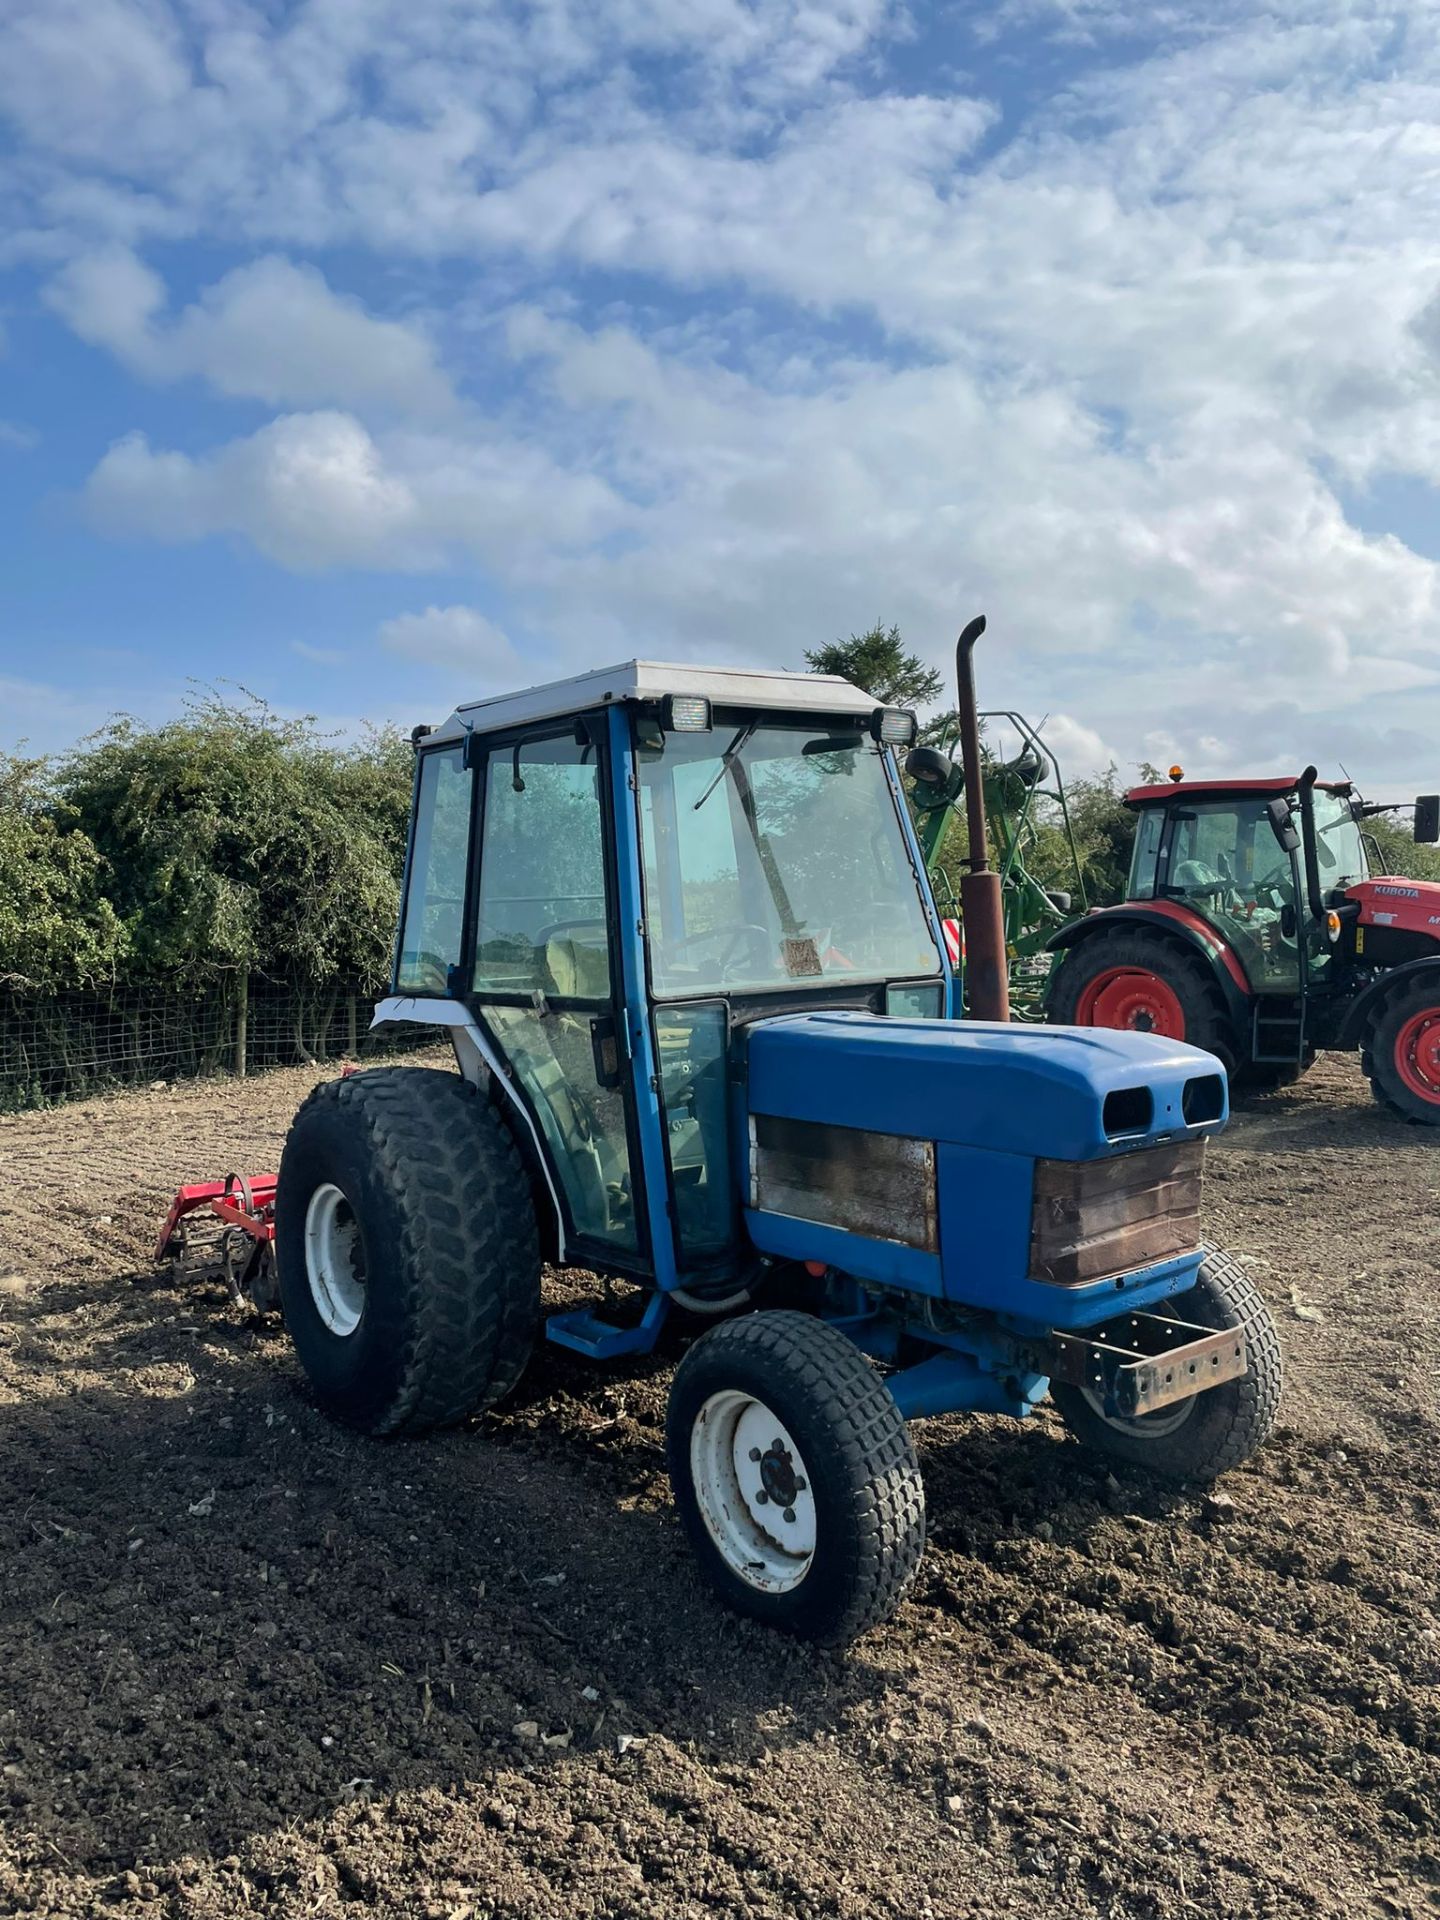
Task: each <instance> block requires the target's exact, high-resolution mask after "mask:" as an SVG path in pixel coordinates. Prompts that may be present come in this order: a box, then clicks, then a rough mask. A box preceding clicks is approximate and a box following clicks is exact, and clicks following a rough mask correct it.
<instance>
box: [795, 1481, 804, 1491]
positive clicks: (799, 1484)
mask: <svg viewBox="0 0 1440 1920" xmlns="http://www.w3.org/2000/svg"><path fill="white" fill-rule="evenodd" d="M795 1491H796V1492H797V1493H803V1492H804V1491H805V1482H804V1481H803V1480H800V1479H797V1480H796V1482H795Z"/></svg>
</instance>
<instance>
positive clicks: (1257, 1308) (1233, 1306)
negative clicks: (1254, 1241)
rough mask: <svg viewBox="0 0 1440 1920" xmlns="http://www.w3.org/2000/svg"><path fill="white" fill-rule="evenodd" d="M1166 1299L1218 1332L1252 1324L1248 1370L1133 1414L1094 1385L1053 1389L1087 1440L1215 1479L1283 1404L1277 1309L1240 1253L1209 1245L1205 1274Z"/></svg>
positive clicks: (1132, 1462)
mask: <svg viewBox="0 0 1440 1920" xmlns="http://www.w3.org/2000/svg"><path fill="white" fill-rule="evenodd" d="M1166 1305H1167V1306H1168V1308H1169V1309H1170V1311H1171V1312H1172V1313H1173V1314H1174V1316H1175V1318H1176V1319H1177V1320H1188V1321H1190V1322H1191V1323H1192V1324H1194V1325H1196V1326H1200V1327H1210V1328H1213V1329H1214V1330H1215V1331H1216V1332H1217V1333H1218V1332H1220V1331H1222V1330H1226V1329H1229V1328H1232V1327H1241V1328H1243V1329H1244V1331H1245V1340H1246V1345H1247V1348H1248V1350H1249V1370H1248V1372H1246V1373H1242V1374H1241V1375H1240V1377H1239V1379H1238V1380H1226V1381H1223V1382H1222V1383H1221V1385H1220V1386H1218V1387H1207V1388H1206V1390H1205V1391H1204V1392H1203V1393H1197V1394H1196V1395H1194V1397H1193V1398H1192V1399H1189V1400H1182V1401H1180V1402H1179V1403H1178V1405H1176V1406H1173V1407H1160V1408H1158V1409H1157V1410H1156V1411H1155V1412H1154V1413H1142V1414H1140V1415H1138V1416H1137V1417H1135V1418H1134V1419H1124V1418H1122V1417H1120V1416H1119V1415H1114V1414H1107V1413H1106V1412H1105V1409H1104V1404H1103V1402H1102V1400H1101V1399H1100V1396H1099V1395H1098V1394H1096V1393H1093V1392H1092V1391H1091V1390H1090V1389H1089V1388H1088V1387H1071V1386H1060V1385H1058V1384H1057V1385H1056V1386H1054V1387H1052V1388H1051V1390H1050V1393H1051V1398H1052V1399H1053V1400H1054V1402H1055V1405H1056V1408H1057V1409H1058V1411H1059V1414H1060V1417H1061V1419H1062V1420H1063V1421H1064V1422H1065V1424H1066V1426H1067V1427H1068V1428H1069V1429H1070V1431H1071V1433H1073V1434H1074V1436H1075V1438H1076V1439H1077V1440H1079V1441H1081V1442H1082V1443H1083V1444H1084V1445H1086V1446H1088V1447H1091V1448H1093V1449H1094V1450H1095V1451H1097V1452H1099V1453H1104V1454H1108V1455H1109V1456H1110V1457H1111V1458H1112V1459H1115V1460H1123V1461H1125V1462H1126V1464H1127V1465H1129V1466H1132V1467H1143V1468H1144V1469H1145V1470H1146V1472H1148V1473H1154V1474H1157V1475H1159V1476H1160V1477H1161V1478H1162V1479H1165V1480H1214V1479H1216V1478H1218V1476H1219V1475H1220V1474H1222V1473H1228V1472H1229V1471H1230V1469H1231V1468H1232V1467H1238V1466H1239V1465H1240V1463H1241V1462H1242V1461H1244V1460H1248V1459H1249V1458H1250V1456H1251V1454H1252V1453H1254V1452H1255V1451H1256V1449H1257V1448H1258V1447H1260V1446H1262V1445H1263V1444H1264V1442H1265V1439H1266V1437H1267V1436H1268V1434H1269V1432H1270V1429H1271V1428H1272V1427H1273V1426H1274V1424H1275V1415H1276V1413H1277V1412H1278V1410H1279V1407H1280V1392H1281V1386H1282V1382H1283V1373H1284V1368H1283V1363H1282V1361H1281V1357H1280V1339H1279V1336H1278V1334H1277V1333H1276V1331H1275V1322H1274V1321H1273V1320H1272V1319H1271V1318H1270V1309H1269V1308H1268V1307H1267V1306H1266V1305H1265V1302H1264V1301H1263V1300H1262V1299H1261V1297H1260V1294H1259V1292H1258V1291H1257V1289H1256V1286H1255V1283H1254V1281H1253V1280H1252V1279H1251V1278H1250V1276H1249V1274H1248V1273H1246V1271H1245V1269H1244V1268H1243V1267H1242V1266H1241V1265H1240V1262H1239V1261H1238V1260H1237V1259H1235V1257H1234V1256H1233V1254H1228V1253H1220V1252H1217V1251H1216V1250H1215V1249H1214V1248H1213V1247H1212V1248H1210V1249H1208V1250H1207V1252H1206V1254H1205V1258H1204V1259H1203V1260H1202V1261H1201V1263H1200V1278H1199V1281H1198V1283H1197V1285H1195V1286H1194V1287H1192V1288H1191V1290H1190V1291H1189V1292H1188V1293H1182V1294H1179V1295H1178V1296H1177V1297H1176V1298H1174V1299H1173V1300H1170V1301H1167V1303H1166Z"/></svg>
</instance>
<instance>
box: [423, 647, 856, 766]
mask: <svg viewBox="0 0 1440 1920" xmlns="http://www.w3.org/2000/svg"><path fill="white" fill-rule="evenodd" d="M667 693H681V694H687V693H688V694H703V695H704V696H705V697H706V698H707V699H708V700H709V701H710V703H711V704H712V706H717V707H757V708H760V709H762V710H766V711H772V712H776V713H797V714H814V715H816V716H817V717H825V716H829V715H846V716H856V717H858V716H860V715H862V714H864V715H867V716H868V715H869V714H872V713H874V711H875V709H876V707H877V706H879V705H880V702H879V701H878V700H875V699H873V698H872V697H871V695H870V694H868V693H862V692H861V691H860V689H859V688H858V687H853V686H851V684H850V682H849V681H848V680H841V679H840V678H839V677H838V676H837V675H835V674H830V673H778V672H767V671H764V670H755V671H752V670H749V669H740V668H729V667H690V666H676V665H671V664H668V663H667V662H665V661H663V660H625V661H622V662H621V663H620V665H619V666H614V667H597V668H594V669H593V670H592V671H591V672H589V673H577V674H575V675H574V676H573V677H572V678H570V679H568V680H551V681H549V682H547V683H546V684H545V685H544V686H539V687H525V688H523V689H522V690H521V691H520V692H518V693H502V694H497V695H496V696H495V697H494V698H493V699H490V700H473V701H470V702H469V703H468V704H467V705H465V706H460V707H457V708H456V709H455V711H454V713H452V714H451V716H450V718H449V719H448V720H447V721H446V722H445V724H444V725H443V726H440V727H437V728H436V729H435V731H434V733H433V734H431V735H430V737H429V739H428V740H427V741H426V742H425V744H426V745H427V746H436V745H440V744H442V743H443V742H445V741H447V740H458V739H461V738H463V737H464V735H465V734H467V733H501V732H505V731H507V730H508V729H509V728H511V727H526V726H530V725H531V724H533V723H534V722H536V721H540V720H559V719H563V718H564V717H565V716H566V715H568V714H572V713H588V712H590V711H592V710H593V709H594V708H595V707H605V706H612V705H614V704H615V703H616V702H624V701H632V702H637V703H639V702H650V701H656V700H663V699H664V697H665V695H666V694H667Z"/></svg>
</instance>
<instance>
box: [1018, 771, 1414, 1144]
mask: <svg viewBox="0 0 1440 1920" xmlns="http://www.w3.org/2000/svg"><path fill="white" fill-rule="evenodd" d="M1125 802H1126V805H1127V806H1130V807H1133V808H1134V809H1135V811H1136V813H1137V814H1138V816H1139V818H1138V820H1137V822H1136V832H1135V847H1134V853H1133V856H1132V860H1131V866H1130V882H1129V886H1128V888H1127V891H1126V899H1125V901H1124V904H1123V905H1121V906H1116V907H1103V908H1099V909H1097V910H1095V911H1092V912H1090V913H1088V914H1086V915H1085V916H1084V917H1083V918H1082V919H1079V920H1075V921H1073V922H1072V923H1071V924H1070V925H1069V926H1068V927H1066V928H1064V929H1063V930H1062V931H1061V932H1060V933H1059V934H1057V935H1056V936H1055V937H1054V938H1053V939H1052V940H1051V942H1050V945H1051V947H1052V948H1053V949H1054V950H1055V951H1056V952H1057V953H1058V954H1059V955H1060V956H1061V957H1060V959H1059V962H1058V964H1057V965H1056V968H1055V971H1054V972H1053V973H1052V975H1051V977H1050V982H1049V987H1048V990H1047V995H1046V1013H1047V1017H1048V1018H1049V1019H1050V1020H1052V1021H1054V1022H1057V1023H1059V1024H1062V1025H1065V1026H1078V1027H1114V1028H1121V1029H1128V1030H1130V1031H1131V1032H1135V1033H1159V1034H1164V1035H1166V1036H1167V1037H1168V1038H1170V1039H1172V1040H1187V1041H1189V1042H1191V1043H1192V1044H1193V1045H1195V1046H1200V1047H1204V1048H1206V1050H1207V1051H1209V1052H1211V1053H1214V1054H1216V1055H1218V1057H1219V1058H1220V1059H1221V1060H1223V1061H1224V1062H1225V1065H1226V1067H1227V1068H1228V1070H1229V1072H1230V1074H1231V1076H1232V1078H1234V1079H1235V1080H1236V1081H1237V1082H1238V1083H1240V1084H1246V1083H1248V1084H1250V1085H1252V1086H1266V1085H1268V1086H1276V1085H1281V1084H1284V1083H1285V1082H1287V1081H1291V1080H1296V1079H1298V1078H1299V1077H1300V1075H1301V1074H1302V1073H1304V1072H1305V1070H1306V1068H1307V1067H1308V1066H1309V1065H1310V1064H1311V1062H1312V1061H1313V1060H1314V1057H1315V1055H1316V1053H1317V1052H1323V1051H1342V1052H1343V1051H1354V1050H1355V1049H1357V1048H1358V1049H1359V1051H1360V1054H1361V1058H1362V1060H1363V1063H1364V1068H1365V1072H1366V1074H1367V1075H1368V1076H1369V1079H1370V1084H1371V1086H1372V1088H1373V1089H1374V1092H1375V1095H1376V1098H1377V1099H1379V1100H1380V1101H1382V1102H1383V1103H1384V1104H1385V1105H1386V1106H1388V1107H1391V1108H1393V1109H1394V1110H1395V1112H1397V1113H1400V1114H1403V1115H1404V1116H1405V1117H1406V1118H1407V1119H1410V1120H1417V1121H1425V1122H1428V1123H1429V1124H1431V1125H1440V885H1436V884H1434V883H1433V882H1426V881H1421V880H1407V879H1400V878H1393V877H1386V876H1383V875H1373V874H1372V873H1371V871H1370V864H1371V863H1370V860H1369V858H1368V857H1367V845H1366V842H1367V836H1366V834H1365V833H1364V831H1363V829H1362V825H1361V822H1362V821H1363V820H1364V819H1365V818H1366V817H1367V816H1369V815H1371V814H1375V813H1380V812H1384V811H1388V809H1386V808H1383V807H1379V806H1366V805H1365V804H1364V803H1363V802H1362V801H1360V800H1359V799H1358V798H1357V797H1356V795H1355V793H1354V790H1353V788H1352V787H1351V785H1350V783H1349V782H1348V781H1320V780H1317V778H1316V774H1315V769H1314V767H1307V768H1306V770H1305V771H1304V773H1302V774H1301V775H1300V776H1299V778H1298V779H1296V778H1293V777H1288V776H1284V775H1281V776H1277V777H1275V778H1273V779H1267V780H1186V779H1184V778H1183V777H1182V776H1181V773H1180V769H1179V768H1178V767H1177V768H1174V769H1172V773H1171V779H1170V781H1169V782H1168V783H1167V784H1161V785H1157V786H1144V787H1135V788H1133V789H1132V790H1131V791H1130V792H1129V793H1128V794H1127V795H1126V796H1125ZM1415 838H1416V840H1417V841H1422V842H1433V841H1435V840H1436V839H1437V838H1440V798H1437V797H1436V796H1435V795H1425V796H1422V797H1421V798H1420V799H1419V800H1417V801H1416V802H1415ZM1370 844H1371V845H1372V846H1373V844H1374V843H1373V841H1371V842H1370Z"/></svg>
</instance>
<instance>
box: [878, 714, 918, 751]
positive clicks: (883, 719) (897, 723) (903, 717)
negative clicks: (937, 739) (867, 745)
mask: <svg viewBox="0 0 1440 1920" xmlns="http://www.w3.org/2000/svg"><path fill="white" fill-rule="evenodd" d="M919 731H920V723H919V721H918V720H917V719H916V718H915V716H914V714H913V713H911V712H910V711H909V709H908V708H906V707H877V708H876V709H875V711H874V713H872V714H871V716H870V737H871V739H872V740H876V741H878V742H879V744H880V745H881V746H882V747H913V746H914V744H915V736H916V734H917V733H918V732H919Z"/></svg>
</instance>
